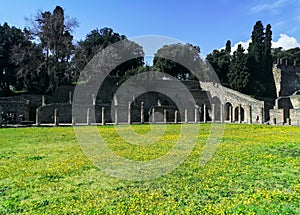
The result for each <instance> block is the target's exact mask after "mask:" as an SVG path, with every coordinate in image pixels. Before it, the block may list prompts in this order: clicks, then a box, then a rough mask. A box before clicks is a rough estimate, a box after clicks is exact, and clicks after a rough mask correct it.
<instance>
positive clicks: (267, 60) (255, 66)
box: [247, 21, 276, 98]
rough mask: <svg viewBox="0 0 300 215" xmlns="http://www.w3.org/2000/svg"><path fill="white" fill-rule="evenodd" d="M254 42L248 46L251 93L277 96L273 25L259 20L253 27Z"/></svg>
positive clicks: (262, 95) (260, 95)
mask: <svg viewBox="0 0 300 215" xmlns="http://www.w3.org/2000/svg"><path fill="white" fill-rule="evenodd" d="M251 39H252V42H251V43H250V44H249V48H248V53H249V54H248V63H247V66H248V69H249V72H250V80H251V81H250V83H251V85H249V93H250V94H252V95H254V96H256V97H270V98H275V97H276V91H275V83H274V78H273V73H272V55H271V45H272V31H271V25H267V27H266V30H265V31H264V26H263V24H262V22H261V21H257V22H256V24H255V25H254V27H253V31H252V36H251Z"/></svg>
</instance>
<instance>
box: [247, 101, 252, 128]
mask: <svg viewBox="0 0 300 215" xmlns="http://www.w3.org/2000/svg"><path fill="white" fill-rule="evenodd" d="M248 117H249V118H248V124H252V106H251V105H249V116H248Z"/></svg>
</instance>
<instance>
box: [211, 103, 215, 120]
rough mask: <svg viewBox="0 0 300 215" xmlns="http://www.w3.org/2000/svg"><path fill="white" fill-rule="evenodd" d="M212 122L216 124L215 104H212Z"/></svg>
mask: <svg viewBox="0 0 300 215" xmlns="http://www.w3.org/2000/svg"><path fill="white" fill-rule="evenodd" d="M211 121H212V122H215V104H211Z"/></svg>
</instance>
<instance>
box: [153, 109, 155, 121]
mask: <svg viewBox="0 0 300 215" xmlns="http://www.w3.org/2000/svg"><path fill="white" fill-rule="evenodd" d="M152 123H155V108H152Z"/></svg>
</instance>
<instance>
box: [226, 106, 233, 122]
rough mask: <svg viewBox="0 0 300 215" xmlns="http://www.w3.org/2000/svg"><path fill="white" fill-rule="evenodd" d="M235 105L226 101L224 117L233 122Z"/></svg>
mask: <svg viewBox="0 0 300 215" xmlns="http://www.w3.org/2000/svg"><path fill="white" fill-rule="evenodd" d="M232 112H233V105H232V104H231V103H230V102H226V104H225V105H224V119H225V121H229V122H232V120H233V119H232V118H233V114H232Z"/></svg>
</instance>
